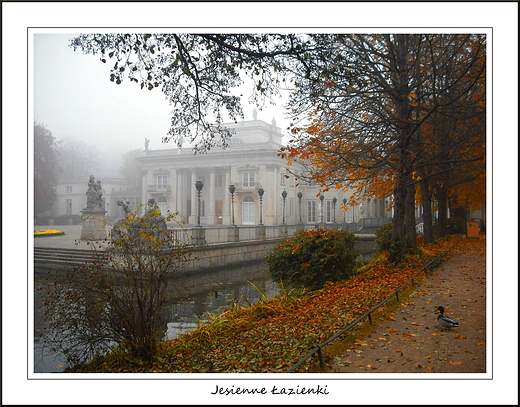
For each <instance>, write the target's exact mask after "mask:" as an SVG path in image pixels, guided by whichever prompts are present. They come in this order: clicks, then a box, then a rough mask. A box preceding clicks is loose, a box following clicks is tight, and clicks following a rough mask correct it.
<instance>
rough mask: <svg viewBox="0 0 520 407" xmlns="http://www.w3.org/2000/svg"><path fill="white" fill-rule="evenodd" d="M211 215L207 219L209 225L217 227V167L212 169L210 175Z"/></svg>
mask: <svg viewBox="0 0 520 407" xmlns="http://www.w3.org/2000/svg"><path fill="white" fill-rule="evenodd" d="M208 187H209V214H208V216H207V217H206V219H207V224H208V225H215V224H216V223H217V216H216V214H215V167H212V168H210V174H209V185H208Z"/></svg>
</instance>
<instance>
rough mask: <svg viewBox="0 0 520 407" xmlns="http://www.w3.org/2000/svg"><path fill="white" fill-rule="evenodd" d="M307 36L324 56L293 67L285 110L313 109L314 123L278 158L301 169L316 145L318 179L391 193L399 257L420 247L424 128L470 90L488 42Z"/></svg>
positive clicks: (300, 131)
mask: <svg viewBox="0 0 520 407" xmlns="http://www.w3.org/2000/svg"><path fill="white" fill-rule="evenodd" d="M311 37H312V38H313V39H314V40H315V41H316V43H319V44H320V45H321V48H320V52H321V58H314V59H312V60H309V61H305V64H304V65H303V64H302V65H299V66H297V67H296V68H295V71H296V74H297V75H298V80H297V83H296V85H297V89H296V91H295V92H294V93H293V95H292V100H291V107H292V109H293V112H294V113H295V114H296V115H302V114H307V112H308V111H309V110H310V108H312V107H314V111H313V112H312V113H311V115H310V120H311V122H310V124H307V125H305V126H300V127H296V126H295V127H294V128H293V135H294V137H295V138H294V139H293V140H291V141H290V143H289V146H288V147H287V148H285V149H284V151H283V152H282V154H284V155H285V156H287V157H289V158H291V159H293V160H297V161H306V160H307V159H308V158H309V157H311V156H314V157H315V153H316V148H317V146H319V147H318V148H319V150H320V152H321V153H322V155H323V159H322V160H321V163H320V162H316V161H315V162H313V165H314V166H315V167H317V169H316V170H315V171H314V173H312V175H313V176H314V177H317V176H320V177H319V180H321V181H322V182H328V184H329V185H332V183H335V184H336V185H337V186H340V187H344V188H351V187H352V183H354V184H355V183H358V191H359V192H360V193H361V191H362V192H363V193H368V194H372V195H376V194H378V193H379V194H382V193H387V194H388V193H391V194H392V196H393V204H394V224H393V226H394V228H393V234H394V235H393V240H394V243H395V244H396V245H397V246H398V249H399V252H401V253H403V252H404V250H406V248H407V247H413V246H414V245H415V241H416V240H415V216H414V212H415V211H414V209H415V184H416V183H417V182H418V178H417V176H416V173H417V171H416V166H417V164H418V163H419V162H420V160H419V158H420V157H421V156H422V155H423V152H421V151H420V150H419V149H418V148H417V145H418V144H419V143H418V142H417V141H418V140H420V138H421V131H420V130H421V128H422V127H423V125H424V123H425V122H427V120H428V119H429V118H430V117H432V116H433V115H436V114H438V112H439V111H441V110H443V109H446V108H448V107H449V106H452V105H454V104H455V103H456V102H460V100H461V99H462V98H463V96H464V95H467V94H468V93H470V92H471V90H472V89H473V87H474V86H475V84H476V83H477V81H478V80H479V78H480V77H481V76H482V74H483V69H484V68H485V63H482V61H483V60H484V61H485V37H483V36H477V35H420V34H413V35H406V34H396V35H391V34H385V35H336V36H323V35H315V36H311ZM327 50H328V51H327ZM444 147H446V146H444ZM327 179H328V181H325V180H327ZM342 180H343V182H342ZM389 186H391V189H390V188H389ZM367 187H368V189H367ZM381 188H383V189H381Z"/></svg>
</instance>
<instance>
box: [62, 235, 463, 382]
mask: <svg viewBox="0 0 520 407" xmlns="http://www.w3.org/2000/svg"><path fill="white" fill-rule="evenodd" d="M457 238H458V237H456V236H450V237H447V238H443V239H440V240H438V241H436V242H434V243H432V244H428V245H423V246H421V247H420V249H419V252H418V253H417V254H414V255H410V256H408V257H407V259H406V261H405V262H403V263H402V264H399V265H398V266H396V265H394V264H389V263H388V261H387V260H386V256H384V255H382V256H380V257H379V258H377V259H375V260H374V261H372V262H371V263H370V264H369V265H367V266H365V267H363V268H362V269H360V270H358V274H357V275H355V276H354V277H352V278H350V279H349V280H348V281H342V282H337V283H333V284H328V285H327V286H325V288H323V289H321V290H319V291H315V292H312V293H302V292H294V291H286V290H284V291H283V292H282V294H281V295H280V296H279V297H277V298H274V299H270V300H268V299H266V298H264V299H263V301H260V302H259V303H256V304H251V305H246V306H236V305H235V306H232V307H230V308H229V309H227V310H225V311H224V312H223V313H222V314H220V315H215V316H213V320H212V322H211V323H208V324H204V325H201V326H200V327H199V329H197V330H196V331H194V332H192V333H189V334H186V335H183V336H181V337H180V338H178V339H176V340H173V341H168V342H162V343H161V344H160V345H159V352H158V354H157V356H156V357H155V358H154V360H152V361H150V362H146V363H144V362H142V361H139V360H132V359H130V358H129V357H128V355H127V354H126V353H124V352H116V351H115V352H113V353H112V354H110V355H108V356H106V357H104V358H100V359H97V360H95V361H94V362H92V363H91V364H90V365H88V366H83V367H81V368H75V369H70V370H68V372H88V373H94V372H96V373H103V372H106V373H108V372H111V373H114V372H137V373H160V372H164V373H199V372H206V371H208V366H210V365H211V366H212V368H213V369H214V371H215V372H222V373H238V372H249V373H276V372H285V371H287V369H289V368H290V367H291V366H292V365H293V364H295V363H296V362H297V361H298V360H299V359H300V358H301V357H303V356H304V355H305V354H306V353H307V352H308V351H309V350H310V349H311V348H313V347H314V346H316V345H317V344H318V343H320V342H323V341H324V340H326V339H327V338H329V337H330V336H332V335H333V334H335V333H336V332H338V331H340V330H341V329H342V328H344V327H345V326H347V325H348V324H349V323H350V322H351V321H353V320H355V319H356V318H357V317H359V316H360V315H361V314H362V313H364V312H365V311H367V310H369V309H371V308H372V307H374V306H375V305H377V304H378V303H380V302H381V301H382V300H383V299H384V298H386V297H388V296H389V295H391V294H392V293H393V291H394V290H395V289H397V288H398V287H399V286H400V285H402V284H403V283H404V282H405V281H407V280H408V279H409V278H410V277H411V276H412V275H414V274H415V273H416V272H417V271H418V270H419V269H421V267H423V266H424V265H425V264H426V263H427V262H428V261H429V260H430V259H432V258H433V257H435V256H437V255H438V254H440V253H443V252H444V251H446V250H447V249H448V248H449V247H450V246H452V245H453V243H454V241H455V239H457ZM311 368H312V364H309V365H308V366H305V367H303V368H302V369H301V371H306V369H311Z"/></svg>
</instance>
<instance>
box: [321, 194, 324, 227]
mask: <svg viewBox="0 0 520 407" xmlns="http://www.w3.org/2000/svg"><path fill="white" fill-rule="evenodd" d="M324 199H325V196H323V195H320V213H321V223H324V222H323V200H324Z"/></svg>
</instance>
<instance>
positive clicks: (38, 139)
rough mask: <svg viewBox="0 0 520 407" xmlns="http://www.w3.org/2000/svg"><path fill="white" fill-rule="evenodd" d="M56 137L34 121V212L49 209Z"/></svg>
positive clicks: (53, 188) (53, 193)
mask: <svg viewBox="0 0 520 407" xmlns="http://www.w3.org/2000/svg"><path fill="white" fill-rule="evenodd" d="M58 170H59V165H58V152H57V146H56V139H55V138H54V137H53V136H52V133H51V131H50V130H48V129H47V128H46V127H45V126H44V125H43V124H40V123H36V122H34V213H35V214H40V213H43V212H46V211H48V210H50V209H51V206H52V203H53V202H54V201H55V200H56V181H57V177H58Z"/></svg>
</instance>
